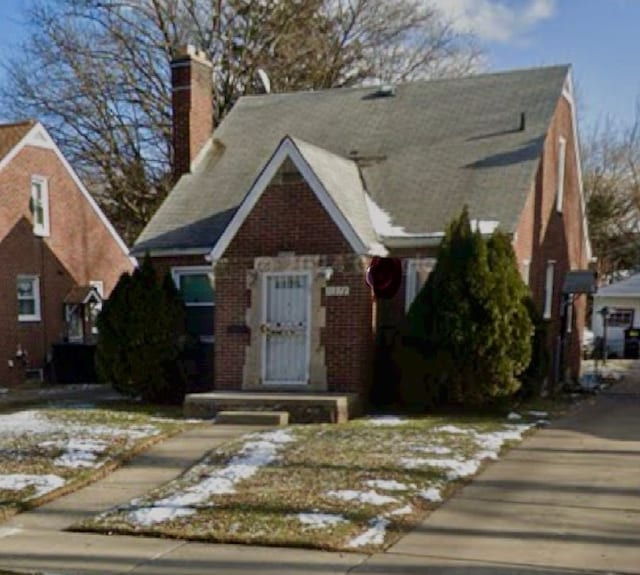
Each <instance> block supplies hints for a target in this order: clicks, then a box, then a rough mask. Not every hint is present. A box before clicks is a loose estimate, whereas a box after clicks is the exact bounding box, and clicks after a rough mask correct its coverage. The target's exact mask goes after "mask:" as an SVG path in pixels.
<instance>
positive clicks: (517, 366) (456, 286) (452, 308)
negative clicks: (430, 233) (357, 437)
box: [396, 209, 532, 409]
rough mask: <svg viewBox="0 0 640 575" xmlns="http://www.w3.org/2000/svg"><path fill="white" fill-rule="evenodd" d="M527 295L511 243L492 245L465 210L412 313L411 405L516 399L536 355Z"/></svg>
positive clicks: (404, 358)
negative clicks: (521, 377) (473, 227)
mask: <svg viewBox="0 0 640 575" xmlns="http://www.w3.org/2000/svg"><path fill="white" fill-rule="evenodd" d="M526 294H527V290H526V287H525V286H524V284H523V282H522V280H521V278H520V275H519V273H518V269H517V266H516V263H515V257H514V254H513V250H512V248H511V244H510V241H509V238H508V237H507V236H505V235H504V234H501V233H499V232H496V233H494V235H493V236H492V238H491V239H490V240H489V241H485V240H484V239H483V238H482V235H481V234H480V233H479V232H478V231H475V232H474V231H472V230H471V225H470V222H469V216H468V213H467V210H466V209H465V210H464V211H463V213H462V214H461V215H460V217H459V218H457V219H456V220H454V221H453V222H452V223H451V224H450V225H449V228H448V230H447V233H446V235H445V238H444V239H443V242H442V246H441V249H440V252H439V254H438V260H437V262H436V265H435V267H434V269H433V271H432V272H431V274H430V276H429V278H428V279H427V281H426V283H425V285H424V286H423V288H422V290H421V291H420V293H419V294H418V296H417V297H416V300H415V301H414V303H413V305H412V306H411V308H410V310H409V314H408V318H407V329H406V330H405V334H404V338H403V346H402V349H401V350H399V351H398V352H397V354H396V355H397V359H398V361H399V363H400V365H401V370H402V376H401V379H400V396H401V398H402V400H403V402H404V404H405V405H406V406H407V407H414V408H419V409H423V408H424V407H426V406H429V405H435V404H443V403H449V404H450V403H456V404H469V405H479V404H484V403H489V402H492V401H495V400H497V399H498V398H500V397H504V396H507V395H511V394H513V393H514V392H515V391H516V390H517V389H518V386H519V383H518V380H517V375H518V374H520V373H522V372H523V371H524V369H525V368H526V367H527V365H528V363H529V360H530V354H531V349H530V337H531V331H532V326H531V321H530V319H529V315H528V313H527V310H526V307H525V304H524V299H525V297H526Z"/></svg>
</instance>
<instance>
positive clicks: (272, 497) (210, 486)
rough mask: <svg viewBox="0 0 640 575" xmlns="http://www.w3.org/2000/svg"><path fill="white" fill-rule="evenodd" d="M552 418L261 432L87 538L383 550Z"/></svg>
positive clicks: (401, 421)
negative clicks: (105, 536)
mask: <svg viewBox="0 0 640 575" xmlns="http://www.w3.org/2000/svg"><path fill="white" fill-rule="evenodd" d="M541 418H544V414H542V413H540V412H538V411H535V412H533V413H532V414H527V413H523V414H522V416H521V417H520V418H518V417H516V415H515V414H512V416H511V418H510V419H509V418H506V417H487V418H469V417H458V418H455V417H447V418H439V417H423V418H415V419H407V418H393V417H387V418H371V419H362V420H356V421H352V422H350V423H348V424H344V425H303V426H291V427H289V428H285V429H279V430H277V431H267V432H262V433H254V434H250V435H247V436H244V437H243V438H241V439H239V440H237V441H235V442H233V443H230V444H228V445H226V446H224V447H222V448H220V449H217V450H215V451H214V452H212V453H210V454H209V455H208V456H207V457H206V458H205V459H204V460H203V461H201V462H200V463H198V464H197V465H196V466H194V467H193V468H191V469H190V470H188V471H186V472H185V473H184V475H183V476H182V477H180V478H179V479H177V480H176V481H173V482H171V483H169V484H167V485H165V486H163V487H161V488H160V489H157V490H155V491H153V492H151V493H149V494H147V496H145V497H143V498H141V499H138V500H135V501H132V502H130V503H129V504H128V505H125V506H122V507H120V508H118V509H114V510H111V511H109V512H107V513H104V514H101V515H100V516H97V517H95V518H93V519H92V520H89V521H85V522H83V523H82V524H79V525H77V526H76V528H77V529H79V530H90V531H99V532H107V533H127V534H145V535H156V536H162V537H176V538H184V539H191V540H201V541H212V542H230V543H231V542H232V543H254V544H261V545H279V546H303V547H312V548H320V549H329V550H352V551H354V550H357V551H363V550H364V551H374V550H379V549H383V548H386V547H387V546H389V545H390V544H392V543H393V542H394V541H395V540H397V539H398V537H399V536H400V535H401V534H403V533H405V532H406V531H407V530H408V529H410V528H412V527H414V526H415V525H416V524H417V523H418V522H419V521H420V520H421V519H422V518H423V517H424V516H425V514H426V513H428V512H429V511H430V510H432V509H434V508H435V507H436V506H438V505H439V504H440V503H441V501H442V500H444V499H446V498H447V497H448V496H449V495H450V494H451V493H452V492H453V491H454V490H456V489H457V488H458V487H459V486H460V485H461V484H463V483H464V482H465V481H467V480H468V479H469V478H470V477H471V476H473V475H474V474H475V473H477V471H478V470H479V469H480V468H481V467H482V465H484V464H485V463H486V462H488V461H489V460H491V459H493V458H496V457H497V456H498V454H499V453H500V452H501V450H502V449H504V448H505V447H506V446H509V445H511V444H513V443H516V442H518V441H519V440H520V439H521V436H522V434H524V433H526V432H528V431H529V430H531V429H532V428H533V427H534V426H535V425H536V424H537V423H538V424H539V420H540V419H541Z"/></svg>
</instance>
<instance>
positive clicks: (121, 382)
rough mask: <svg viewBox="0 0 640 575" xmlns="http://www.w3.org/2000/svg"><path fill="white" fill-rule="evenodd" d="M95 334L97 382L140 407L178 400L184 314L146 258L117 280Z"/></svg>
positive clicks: (181, 391) (181, 381)
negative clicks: (131, 398)
mask: <svg viewBox="0 0 640 575" xmlns="http://www.w3.org/2000/svg"><path fill="white" fill-rule="evenodd" d="M98 329H99V337H98V346H97V351H96V360H97V361H96V367H97V369H98V373H99V375H100V376H101V378H102V379H104V380H106V381H109V382H111V383H112V385H113V387H114V388H115V389H117V390H118V391H120V392H121V393H124V394H126V395H130V396H137V395H139V396H141V397H142V398H143V399H144V400H145V401H150V402H158V403H173V402H178V401H180V400H181V399H182V397H183V395H184V389H185V379H184V376H183V374H182V370H181V369H180V354H181V350H182V346H183V343H184V334H185V329H184V308H183V306H182V302H181V301H180V299H179V297H178V296H177V292H176V289H175V286H173V282H171V281H170V278H169V281H167V279H166V278H165V280H164V281H163V282H162V283H160V282H159V281H158V279H157V277H156V273H155V270H154V268H153V265H152V263H151V259H150V258H149V257H146V258H145V260H144V262H143V264H142V265H141V266H140V267H139V268H137V269H136V270H135V271H134V272H133V274H132V275H131V276H128V275H123V276H122V278H121V279H120V281H119V282H118V285H117V286H116V289H115V290H114V292H113V294H112V296H111V298H110V299H109V300H108V302H107V303H106V305H105V307H104V309H103V311H102V313H101V314H100V316H99V318H98Z"/></svg>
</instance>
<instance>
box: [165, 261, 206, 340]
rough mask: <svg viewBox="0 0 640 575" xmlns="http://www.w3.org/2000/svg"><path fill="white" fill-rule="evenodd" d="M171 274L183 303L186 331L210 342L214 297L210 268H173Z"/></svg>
mask: <svg viewBox="0 0 640 575" xmlns="http://www.w3.org/2000/svg"><path fill="white" fill-rule="evenodd" d="M171 275H172V276H173V281H174V282H175V284H176V287H177V288H178V290H179V291H180V295H181V296H182V300H183V301H184V304H185V308H186V323H187V331H188V332H189V333H190V334H191V335H194V336H196V337H198V338H199V339H200V341H202V342H205V343H212V342H213V324H214V314H215V299H214V291H213V287H212V285H211V279H210V276H211V268H209V267H204V266H193V267H181V268H173V269H172V270H171Z"/></svg>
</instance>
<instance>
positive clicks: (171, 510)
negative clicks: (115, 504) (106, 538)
mask: <svg viewBox="0 0 640 575" xmlns="http://www.w3.org/2000/svg"><path fill="white" fill-rule="evenodd" d="M247 437H248V439H250V441H247V442H245V444H244V445H243V446H242V448H241V449H240V452H239V454H238V455H236V456H235V457H232V458H231V460H230V461H229V463H228V464H227V466H226V467H223V468H222V469H214V470H212V471H211V473H210V475H209V477H207V478H206V479H204V480H203V481H200V482H199V483H197V484H195V485H192V486H191V487H187V488H186V489H185V490H184V491H182V492H180V493H176V494H175V495H171V496H169V497H165V498H162V499H158V500H156V501H154V502H152V503H151V504H150V505H149V506H148V507H143V508H141V509H134V510H132V511H130V512H129V513H128V514H127V520H128V521H129V522H131V523H134V524H136V525H143V526H148V525H153V524H155V523H162V522H165V521H169V520H171V519H175V518H177V517H184V516H187V515H193V514H194V513H196V506H198V505H201V504H202V503H204V502H205V501H208V500H209V499H210V498H211V497H213V496H215V495H224V494H228V493H234V492H235V484H236V483H238V482H239V481H242V480H243V479H248V478H249V477H251V476H252V475H254V474H255V473H257V472H258V471H259V470H260V468H262V467H264V466H266V465H269V464H270V463H273V462H274V461H276V460H277V459H278V450H279V449H280V448H281V447H282V445H284V444H286V443H290V442H292V441H294V438H293V436H292V435H291V432H290V431H289V430H286V431H285V430H277V431H271V432H264V433H252V434H251V435H249V436H247ZM137 503H138V502H137V501H136V502H131V504H130V507H131V506H132V505H136V504H137Z"/></svg>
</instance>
